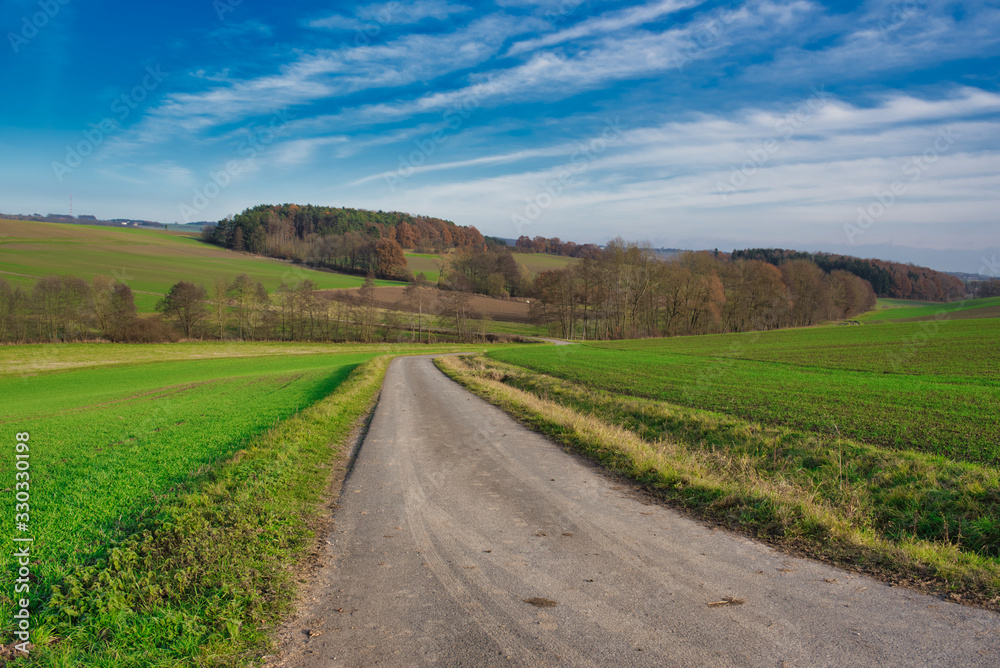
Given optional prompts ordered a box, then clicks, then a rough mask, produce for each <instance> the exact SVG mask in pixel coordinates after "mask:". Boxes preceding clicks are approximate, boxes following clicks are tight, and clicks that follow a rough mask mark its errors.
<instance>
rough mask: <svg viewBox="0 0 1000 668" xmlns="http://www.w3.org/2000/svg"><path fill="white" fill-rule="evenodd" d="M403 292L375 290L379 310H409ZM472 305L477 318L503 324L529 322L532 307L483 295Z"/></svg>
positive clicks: (348, 292)
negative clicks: (483, 317)
mask: <svg viewBox="0 0 1000 668" xmlns="http://www.w3.org/2000/svg"><path fill="white" fill-rule="evenodd" d="M403 290H404V288H403V287H402V286H387V287H381V288H375V302H376V304H377V305H378V307H379V308H395V309H400V310H404V311H405V310H407V308H406V303H405V301H404V299H403ZM327 292H329V293H331V294H335V295H338V294H339V295H351V296H357V294H358V289H357V288H349V289H347V290H328V291H327ZM440 294H441V296H444V295H445V294H447V293H445V292H441V293H440ZM471 305H472V310H473V312H474V314H475V317H482V316H483V315H488V316H489V317H490V318H492V319H493V320H501V321H503V322H528V321H529V314H528V312H529V310H530V308H531V307H530V305H529V304H528V303H527V302H526V301H518V300H514V299H494V298H493V297H484V296H483V295H473V296H472V304H471ZM438 310H439V309H438V307H437V306H436V305H435V306H434V307H432V309H431V311H432V312H433V313H437V312H438Z"/></svg>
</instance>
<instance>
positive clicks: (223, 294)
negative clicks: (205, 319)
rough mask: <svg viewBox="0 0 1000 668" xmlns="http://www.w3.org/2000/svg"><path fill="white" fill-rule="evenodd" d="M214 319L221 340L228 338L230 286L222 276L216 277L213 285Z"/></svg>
mask: <svg viewBox="0 0 1000 668" xmlns="http://www.w3.org/2000/svg"><path fill="white" fill-rule="evenodd" d="M212 318H213V319H214V320H215V325H216V327H218V328H219V340H222V339H224V338H226V323H227V322H229V284H228V283H227V282H226V279H225V278H223V277H222V276H216V277H215V281H213V283H212Z"/></svg>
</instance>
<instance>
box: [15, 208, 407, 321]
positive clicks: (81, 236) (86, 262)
mask: <svg viewBox="0 0 1000 668" xmlns="http://www.w3.org/2000/svg"><path fill="white" fill-rule="evenodd" d="M241 273H245V274H249V275H250V276H251V277H253V278H254V279H255V280H258V281H260V282H261V283H263V284H264V286H265V287H266V288H267V289H268V290H269V291H274V290H275V289H276V288H277V287H278V286H279V285H280V284H281V283H282V281H285V282H288V283H295V282H298V281H300V280H303V279H306V278H308V279H310V280H312V281H314V282H315V283H316V284H317V285H318V286H319V287H320V289H333V288H350V287H357V286H360V285H361V283H362V282H363V279H362V278H360V277H357V276H346V275H343V274H334V273H330V272H322V271H315V270H312V269H304V268H302V267H296V266H294V265H291V264H288V263H285V262H280V261H278V260H272V259H267V258H261V257H254V256H249V255H244V254H242V253H234V252H232V251H228V250H225V249H222V248H216V247H214V246H209V245H206V244H204V243H202V242H200V241H198V240H197V239H196V238H192V237H189V236H185V235H183V234H177V233H167V232H163V231H157V230H143V229H128V228H124V229H118V228H113V227H99V226H89V225H72V224H58V223H39V222H30V221H18V220H0V276H3V277H4V278H6V279H8V280H10V281H14V282H21V283H27V282H31V281H33V280H34V278H37V277H40V276H46V275H49V274H70V275H73V276H79V277H80V278H83V279H86V280H88V281H89V280H91V279H92V278H93V277H94V276H97V275H105V276H112V277H114V278H117V279H118V280H120V281H122V282H124V283H127V284H128V285H129V287H131V288H132V289H133V290H134V291H137V292H139V293H143V292H147V293H155V294H154V295H142V294H137V295H136V304H137V306H139V308H140V310H143V311H150V310H152V307H153V305H154V304H155V303H156V301H157V299H158V297H157V296H156V295H161V294H164V293H166V292H167V291H168V290H169V289H170V286H171V285H173V284H174V283H176V282H177V281H180V280H187V281H192V282H194V283H201V284H204V285H205V286H206V287H208V286H209V285H210V284H211V283H212V282H213V281H214V279H215V278H216V277H219V276H221V277H223V278H226V279H227V280H232V279H233V278H235V277H236V276H237V275H238V274H241ZM378 283H379V284H380V285H399V283H394V282H391V281H378Z"/></svg>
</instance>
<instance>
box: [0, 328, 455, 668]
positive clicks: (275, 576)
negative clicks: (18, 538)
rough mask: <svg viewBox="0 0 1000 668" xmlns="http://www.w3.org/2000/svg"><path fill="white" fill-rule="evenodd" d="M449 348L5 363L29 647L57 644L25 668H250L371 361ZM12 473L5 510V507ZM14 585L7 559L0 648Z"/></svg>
mask: <svg viewBox="0 0 1000 668" xmlns="http://www.w3.org/2000/svg"><path fill="white" fill-rule="evenodd" d="M467 348H468V346H466V347H464V348H463V349H467ZM454 349H456V348H455V347H448V346H443V347H442V346H438V347H435V348H433V349H429V348H428V347H427V346H360V345H342V346H332V345H325V346H320V345H295V344H289V345H283V344H205V343H196V344H174V345H170V346H141V345H135V346H127V345H116V344H79V345H61V346H45V345H33V346H5V347H3V348H0V358H2V359H3V361H4V364H3V366H2V368H3V370H4V371H3V373H2V374H0V393H2V395H3V396H4V397H5V401H4V402H3V406H2V407H0V423H2V424H3V425H4V428H5V431H6V432H7V433H8V434H9V440H11V442H13V438H14V434H15V433H23V432H27V433H29V434H30V439H29V441H28V445H29V447H30V513H29V514H30V519H29V521H28V525H29V531H28V534H29V535H31V536H32V537H33V538H34V543H32V547H31V553H32V559H31V575H32V591H31V601H32V612H33V615H32V620H33V621H32V626H33V629H34V630H35V631H36V633H35V634H34V636H33V641H34V642H35V643H36V644H45V643H46V642H50V641H52V640H53V639H54V638H60V639H61V641H60V642H59V643H57V644H55V645H53V646H52V647H51V648H49V649H47V650H45V651H43V652H41V653H39V654H38V656H39V657H41V658H39V659H38V664H37V665H88V666H125V665H134V666H154V665H194V663H191V664H188V663H185V661H191V660H192V657H195V656H198V655H200V654H201V653H203V652H205V651H208V650H206V648H214V649H211V652H222V654H226V653H229V654H232V653H234V652H235V653H237V654H239V653H240V652H245V651H251V650H252V651H251V654H253V652H256V653H257V654H256V655H257V656H259V655H260V650H261V649H262V647H263V645H262V644H261V643H266V637H265V635H264V634H263V632H262V631H261V628H262V627H263V626H264V625H266V624H267V623H269V621H270V617H271V616H273V614H274V613H275V612H278V611H280V609H281V607H282V606H286V605H287V604H288V603H289V601H290V600H291V598H290V597H291V596H292V595H293V594H292V593H291V592H293V591H294V586H292V584H291V583H289V582H286V581H285V580H287V578H288V577H289V573H290V571H289V568H290V567H291V566H292V565H294V562H295V558H296V556H297V555H298V554H299V553H300V552H301V551H302V550H304V549H306V548H307V547H308V546H309V540H310V539H309V535H308V526H307V522H306V520H305V519H303V518H304V517H306V516H308V515H309V514H310V513H314V512H315V507H316V502H317V500H318V498H319V494H320V493H321V492H322V490H323V489H324V487H325V480H326V479H327V478H328V477H329V475H330V471H331V468H330V466H331V460H332V459H333V457H334V455H335V454H336V448H331V445H333V446H339V444H340V443H341V442H342V440H343V437H344V436H346V433H347V430H348V429H349V427H350V425H351V424H353V422H354V420H355V419H356V418H357V417H358V415H360V414H361V412H362V411H363V410H364V409H365V407H366V406H368V404H369V403H370V401H371V399H372V397H373V396H374V395H375V393H376V392H377V390H378V386H379V384H380V382H381V376H380V374H383V373H384V367H385V363H384V362H378V363H376V362H377V361H378V360H387V359H388V357H387V356H386V355H387V354H388V355H392V354H402V353H407V352H411V353H412V352H421V353H423V352H428V351H429V350H454ZM164 359H170V361H163V360H164ZM373 364H374V365H375V366H374V367H373V366H372V365H373ZM349 378H353V379H354V380H352V381H350V382H347V381H348V379H349ZM359 386H363V387H364V388H366V389H364V390H363V391H361V394H356V393H355V395H356V396H355V395H351V397H353V398H345V395H344V392H345V391H347V390H345V389H344V388H345V387H346V388H348V389H350V388H355V389H357V387H359ZM351 391H352V392H353V391H354V390H351ZM359 391H360V390H359ZM345 402H346V403H345ZM324 407H325V408H324ZM316 411H319V414H320V415H321V418H316V419H318V420H320V421H319V422H310V421H309V420H310V419H311V418H308V416H309V415H313V413H315V412H316ZM303 420H305V421H306V422H305V423H303ZM296 425H298V426H296ZM291 432H294V433H295V436H294V437H292V436H288V434H289V433H291ZM338 439H340V440H338ZM254 453H256V454H254ZM300 456H301V458H302V459H301V460H300V459H297V458H298V457H300ZM8 462H10V463H5V464H4V465H3V469H4V470H5V471H7V472H8V474H7V475H6V476H5V477H6V478H7V483H5V484H6V485H9V486H6V487H4V488H3V489H2V490H0V505H3V506H4V507H7V508H14V503H15V498H14V497H15V493H16V490H15V488H14V486H13V476H12V471H11V469H12V468H13V464H12V462H13V455H12V454H11V456H10V457H9V458H8ZM251 491H252V493H251ZM248 494H249V495H250V496H247V495H248ZM182 546H187V547H186V548H184V549H182ZM209 553H211V554H209ZM130 560H132V561H130ZM15 573H16V569H15V564H14V557H13V553H12V551H10V550H8V551H6V552H5V553H4V554H3V555H2V556H0V619H2V620H3V622H2V623H0V629H2V631H3V633H2V640H3V641H7V640H9V639H10V637H11V633H12V631H13V628H12V622H11V620H12V619H13V616H12V615H13V612H14V601H13V600H12V599H11V597H10V595H11V592H12V590H13V577H14V576H15V575H14V574H15ZM279 590H280V591H279ZM285 590H287V592H286V591H285ZM223 646H224V647H225V648H228V649H220V647H223ZM248 648H250V649H248ZM46 657H48V658H46ZM60 657H62V658H60ZM67 657H72V658H71V659H68V658H67ZM237 663H239V665H244V664H243V662H242V661H238V662H237ZM198 665H204V664H201V663H199V664H198ZM213 665H214V664H213Z"/></svg>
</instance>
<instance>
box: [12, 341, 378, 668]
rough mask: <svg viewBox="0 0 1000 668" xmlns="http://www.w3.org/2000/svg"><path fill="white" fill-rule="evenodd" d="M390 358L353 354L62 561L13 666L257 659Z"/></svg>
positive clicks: (245, 662) (101, 667) (97, 667)
mask: <svg viewBox="0 0 1000 668" xmlns="http://www.w3.org/2000/svg"><path fill="white" fill-rule="evenodd" d="M390 359H391V356H381V357H376V358H374V359H370V360H369V361H366V362H363V363H362V364H360V365H359V366H357V367H356V368H354V370H353V371H351V372H350V374H349V375H347V376H346V378H344V379H342V382H340V384H339V385H338V386H336V389H333V390H332V392H329V393H328V394H326V395H325V397H323V398H319V399H318V401H316V402H315V403H312V405H310V406H309V407H307V408H304V409H303V410H301V411H299V412H298V413H296V414H295V415H293V416H291V417H289V418H287V419H285V420H283V421H280V422H278V423H277V424H275V425H274V426H273V427H271V428H270V429H268V430H266V431H265V432H263V433H262V434H260V435H257V436H255V437H254V438H252V439H250V440H249V441H248V442H245V443H244V444H243V447H242V448H241V449H239V450H238V451H236V452H235V453H234V454H232V455H231V456H230V457H228V458H227V459H225V460H224V461H222V462H218V463H215V464H214V465H212V466H210V467H207V470H205V471H204V472H203V473H202V477H201V478H200V479H199V484H198V485H197V486H193V489H190V488H189V489H188V490H187V491H183V492H181V493H176V494H172V495H168V496H165V497H162V498H161V499H160V504H159V505H158V507H155V508H153V509H152V510H151V511H149V512H148V513H147V515H146V517H145V518H144V519H141V520H140V521H139V522H138V524H137V526H135V528H134V531H132V532H131V534H130V535H128V536H127V537H125V538H124V539H123V540H121V541H120V542H118V543H117V545H116V546H114V547H111V549H109V550H105V551H104V552H103V553H102V554H100V555H98V556H96V557H94V558H92V559H91V560H90V562H89V563H86V564H85V565H83V566H81V567H77V568H74V569H73V570H72V571H71V572H68V573H65V574H64V575H63V577H61V578H60V579H59V580H58V581H57V582H55V583H54V584H52V586H51V596H50V598H49V599H48V600H47V601H43V602H42V605H41V607H40V609H38V610H37V611H36V612H35V615H36V617H35V619H36V624H37V626H35V628H33V631H32V641H33V642H34V643H35V647H34V648H33V650H32V652H31V654H30V658H29V659H28V660H27V661H26V662H24V663H22V664H21V665H37V666H52V667H56V666H60V667H61V666H88V667H94V668H111V667H120V666H135V667H136V668H138V667H140V666H141V667H150V666H153V667H160V666H163V667H166V666H249V665H256V662H257V660H258V657H260V656H262V655H263V654H265V653H266V652H267V650H268V649H269V648H270V646H271V642H272V641H271V639H270V635H269V633H270V630H271V628H272V626H273V625H274V623H275V622H276V621H278V620H279V619H280V616H281V615H282V614H284V613H287V612H288V611H289V610H290V609H291V606H292V604H293V602H294V600H295V596H296V591H297V586H296V582H295V576H294V573H295V568H296V567H297V565H299V564H300V563H301V562H302V560H303V559H304V556H305V553H306V552H307V551H308V550H309V549H310V548H311V547H312V546H313V543H314V540H315V539H314V536H313V533H312V530H311V528H310V527H311V526H315V525H316V522H317V521H318V518H319V516H320V499H321V498H322V495H323V493H324V492H325V490H326V488H327V485H328V481H329V479H330V475H331V471H332V464H333V462H334V461H336V459H337V458H338V457H339V456H340V455H341V450H342V448H343V446H344V444H345V442H346V440H347V438H348V436H349V434H350V433H351V431H352V428H353V427H354V426H355V425H356V424H357V422H358V420H359V418H360V417H361V416H363V415H364V414H365V413H366V412H367V411H368V410H369V409H370V408H371V406H372V404H373V401H374V399H375V397H376V396H377V394H378V392H379V389H380V387H381V384H382V380H383V378H384V376H385V371H386V368H387V367H388V364H389V360H390ZM5 635H6V634H5ZM19 663H20V662H19Z"/></svg>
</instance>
